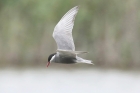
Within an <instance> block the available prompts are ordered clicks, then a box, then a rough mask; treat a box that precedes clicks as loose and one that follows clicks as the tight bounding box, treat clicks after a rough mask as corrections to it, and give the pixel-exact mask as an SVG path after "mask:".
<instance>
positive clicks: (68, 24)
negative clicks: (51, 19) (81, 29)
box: [53, 6, 78, 51]
mask: <svg viewBox="0 0 140 93" xmlns="http://www.w3.org/2000/svg"><path fill="white" fill-rule="evenodd" d="M77 12H78V6H76V7H74V8H72V9H70V10H69V11H68V12H67V13H66V14H65V15H64V16H63V17H62V18H61V20H60V21H59V22H58V24H57V25H56V26H55V28H54V32H53V38H54V39H55V41H56V43H57V48H58V49H63V50H73V51H74V50H75V45H74V41H73V37H72V29H73V26H74V19H75V16H76V14H77Z"/></svg>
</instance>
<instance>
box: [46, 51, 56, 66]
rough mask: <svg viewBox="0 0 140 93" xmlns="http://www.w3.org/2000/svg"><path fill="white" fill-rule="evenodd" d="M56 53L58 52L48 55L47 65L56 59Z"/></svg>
mask: <svg viewBox="0 0 140 93" xmlns="http://www.w3.org/2000/svg"><path fill="white" fill-rule="evenodd" d="M55 54H56V53H53V54H51V55H50V56H49V57H48V63H47V67H48V66H49V65H50V63H51V62H53V61H54V59H55Z"/></svg>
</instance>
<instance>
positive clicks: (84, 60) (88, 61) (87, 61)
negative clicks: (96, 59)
mask: <svg viewBox="0 0 140 93" xmlns="http://www.w3.org/2000/svg"><path fill="white" fill-rule="evenodd" d="M76 58H77V61H76V62H77V63H87V64H93V63H92V61H91V60H86V59H83V58H81V57H78V56H77V57H76ZM93 65H94V64H93Z"/></svg>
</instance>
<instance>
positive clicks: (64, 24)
mask: <svg viewBox="0 0 140 93" xmlns="http://www.w3.org/2000/svg"><path fill="white" fill-rule="evenodd" d="M78 9H79V8H78V6H76V7H74V8H72V9H70V10H69V11H68V12H67V13H66V14H65V15H64V16H63V17H62V18H61V20H60V21H59V22H58V24H57V25H56V26H55V28H54V32H53V38H54V39H55V41H56V43H57V47H58V49H57V52H56V53H53V54H51V55H50V56H49V58H48V65H47V66H49V64H50V62H55V63H65V64H72V63H87V64H92V61H90V60H85V59H83V58H81V57H78V56H77V54H82V53H87V52H83V51H75V45H74V41H73V37H72V29H73V26H74V20H75V17H76V14H77V12H78Z"/></svg>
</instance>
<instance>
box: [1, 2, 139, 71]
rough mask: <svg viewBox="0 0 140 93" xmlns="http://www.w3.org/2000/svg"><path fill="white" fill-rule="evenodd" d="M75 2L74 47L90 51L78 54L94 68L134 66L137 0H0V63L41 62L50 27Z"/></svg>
mask: <svg viewBox="0 0 140 93" xmlns="http://www.w3.org/2000/svg"><path fill="white" fill-rule="evenodd" d="M77 5H79V6H80V9H79V12H78V14H77V17H76V20H75V26H74V29H73V37H74V41H75V46H76V50H83V51H89V53H88V54H87V55H82V57H84V58H86V59H91V60H93V62H94V64H95V66H93V68H94V67H111V68H113V67H118V68H139V67H140V31H139V30H140V26H139V24H140V1H139V0H0V67H9V66H14V67H19V66H23V67H24V66H29V67H30V66H41V67H42V66H46V63H47V59H48V56H49V54H51V53H53V52H55V51H56V48H57V47H56V43H55V41H54V39H53V37H52V33H53V29H54V27H55V25H56V24H57V22H58V21H59V20H60V19H61V17H62V16H63V15H64V14H65V13H66V12H67V11H68V10H70V9H71V8H73V7H74V6H77ZM78 65H79V64H78ZM86 66H87V65H86Z"/></svg>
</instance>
